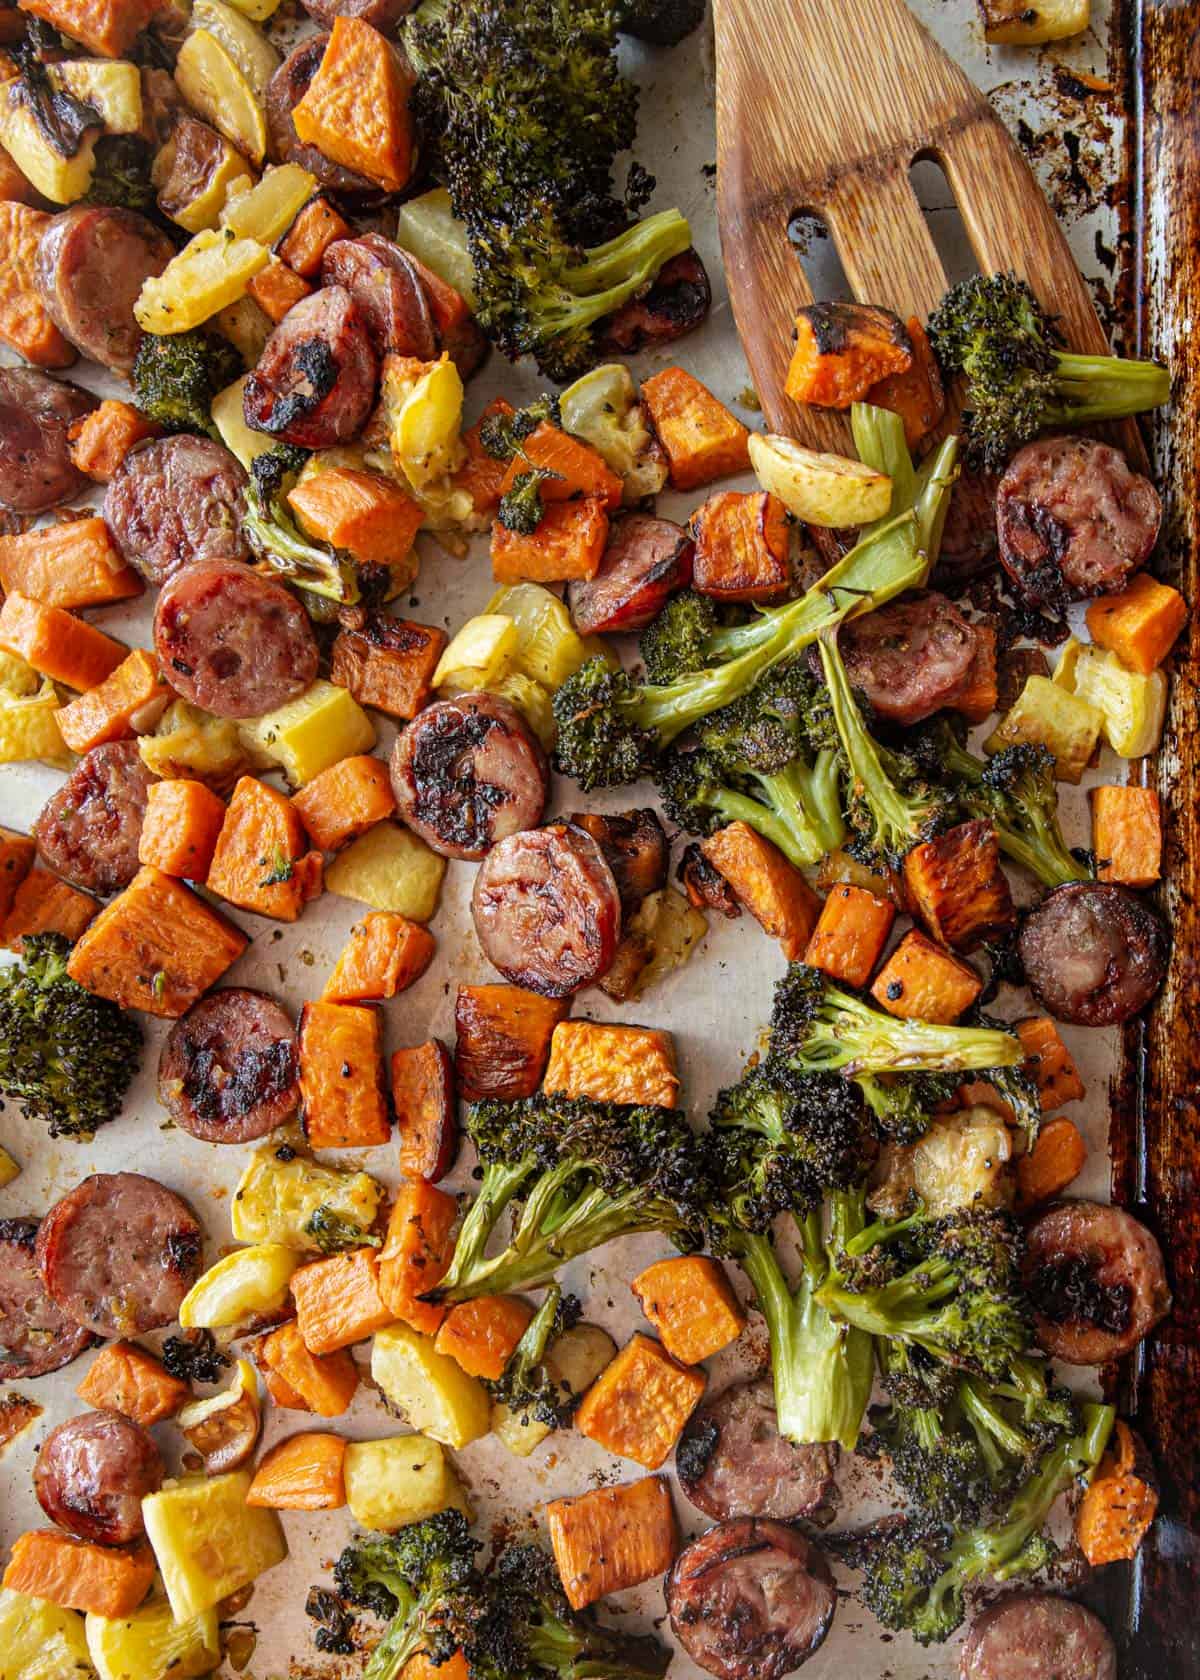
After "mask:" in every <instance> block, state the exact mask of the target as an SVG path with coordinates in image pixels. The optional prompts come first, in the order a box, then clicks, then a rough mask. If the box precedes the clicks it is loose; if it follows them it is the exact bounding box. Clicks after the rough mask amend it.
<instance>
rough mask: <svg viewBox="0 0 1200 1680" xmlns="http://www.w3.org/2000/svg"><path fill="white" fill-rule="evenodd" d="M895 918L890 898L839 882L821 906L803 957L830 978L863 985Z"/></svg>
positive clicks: (894, 910) (877, 959)
mask: <svg viewBox="0 0 1200 1680" xmlns="http://www.w3.org/2000/svg"><path fill="white" fill-rule="evenodd" d="M895 919H896V907H895V905H894V904H893V903H892V902H891V901H890V900H889V899H886V898H879V897H877V895H876V894H875V893H873V892H867V890H866V888H865V887H855V886H851V885H850V883H849V882H848V881H840V882H838V883H837V885H836V886H833V887H831V888H830V889H829V896H828V897H827V898H826V900H825V903H824V904H823V905H822V906H821V914H820V916H819V917H818V918H817V925H816V927H815V928H814V929H813V933H812V938H811V939H810V940H809V942H808V949H807V950H806V951H805V953H804V960H805V962H806V963H808V965H809V967H810V968H819V969H820V970H821V971H822V973H824V974H828V975H829V977H830V979H832V980H840V981H841V982H842V983H843V984H844V985H847V986H865V985H866V983H867V981H868V980H869V979H870V978H871V971H872V970H873V969H874V967H875V964H876V963H877V962H878V961H879V959H880V957H881V956H882V955H883V947H884V946H885V945H886V944H887V942H888V935H889V934H890V933H891V931H892V923H893V922H894V921H895Z"/></svg>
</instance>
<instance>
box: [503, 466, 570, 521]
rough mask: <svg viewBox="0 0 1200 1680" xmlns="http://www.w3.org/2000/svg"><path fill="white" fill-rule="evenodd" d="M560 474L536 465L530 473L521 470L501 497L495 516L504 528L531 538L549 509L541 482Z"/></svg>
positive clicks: (543, 482)
mask: <svg viewBox="0 0 1200 1680" xmlns="http://www.w3.org/2000/svg"><path fill="white" fill-rule="evenodd" d="M561 477H562V474H561V473H556V472H551V471H550V469H549V468H548V467H533V468H531V469H530V471H529V472H523V473H518V474H517V476H516V478H514V479H513V484H512V489H511V490H507V491H505V493H504V495H503V496H501V498H500V506H499V508H498V509H497V510H496V518H497V519H498V520H499V521H500V523H501V525H503V526H504V529H505V530H506V531H515V532H516V533H517V534H518V535H520V536H522V537H531V536H532V535H533V533H534V532H535V531H536V530H537V528H538V526H539V525H540V524H541V523H542V518H543V516H544V514H545V512H546V504H545V502H544V501H543V499H542V485H543V484H545V483H547V481H548V480H550V479H552V478H561Z"/></svg>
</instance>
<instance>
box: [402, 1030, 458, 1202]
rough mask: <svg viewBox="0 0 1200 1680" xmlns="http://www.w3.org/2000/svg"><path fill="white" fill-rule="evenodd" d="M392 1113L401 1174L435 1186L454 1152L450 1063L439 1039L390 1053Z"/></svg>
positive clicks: (453, 1114)
mask: <svg viewBox="0 0 1200 1680" xmlns="http://www.w3.org/2000/svg"><path fill="white" fill-rule="evenodd" d="M392 1108H393V1110H394V1111H395V1115H396V1130H397V1132H398V1133H399V1135H400V1171H401V1172H402V1173H403V1174H404V1176H405V1177H406V1178H420V1179H423V1180H424V1181H425V1182H426V1183H427V1184H436V1183H437V1181H438V1179H440V1178H445V1176H446V1174H447V1173H448V1172H449V1171H450V1168H451V1167H452V1166H453V1165H454V1157H455V1155H456V1154H457V1152H458V1123H457V1120H456V1118H455V1112H454V1063H453V1062H452V1061H451V1059H450V1052H449V1051H448V1050H447V1049H446V1046H445V1045H444V1044H442V1043H441V1042H440V1041H439V1040H438V1039H436V1038H430V1039H427V1040H426V1042H425V1043H424V1044H415V1045H413V1046H412V1047H411V1048H409V1049H405V1050H395V1051H393V1052H392Z"/></svg>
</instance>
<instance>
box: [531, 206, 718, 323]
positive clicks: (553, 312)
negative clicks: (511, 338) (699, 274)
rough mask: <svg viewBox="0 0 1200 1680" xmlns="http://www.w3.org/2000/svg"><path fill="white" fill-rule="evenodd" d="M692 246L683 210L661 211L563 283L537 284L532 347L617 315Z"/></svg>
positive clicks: (589, 256) (569, 271)
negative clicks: (681, 211) (673, 259)
mask: <svg viewBox="0 0 1200 1680" xmlns="http://www.w3.org/2000/svg"><path fill="white" fill-rule="evenodd" d="M691 243H692V230H691V228H690V227H689V225H688V221H687V218H686V217H685V216H682V215H681V214H680V213H679V211H678V210H660V211H659V212H658V214H657V215H654V216H647V217H645V219H644V220H643V221H640V222H638V223H636V224H635V226H633V227H632V228H629V229H628V230H627V231H626V232H625V233H620V234H618V235H617V237H616V238H615V239H610V240H608V241H606V243H605V244H603V245H594V246H592V247H590V248H589V249H588V250H587V251H586V252H585V253H584V256H585V260H584V261H583V262H582V263H578V264H576V265H575V266H573V267H571V268H564V269H563V270H561V272H560V275H559V277H558V281H557V282H555V281H554V280H553V279H549V278H547V279H546V280H544V281H542V282H540V283H539V282H537V281H535V282H534V290H533V297H532V300H531V311H530V320H529V325H528V330H527V346H526V347H527V348H529V349H533V348H536V347H538V346H541V345H544V344H548V343H550V342H551V341H552V340H553V339H556V338H558V337H559V336H560V335H561V334H563V333H578V332H581V331H584V330H586V329H587V328H588V327H591V326H593V325H594V324H595V323H596V322H597V321H598V320H600V318H601V317H602V316H604V315H611V314H612V313H613V311H614V310H616V309H620V307H621V306H622V304H624V303H628V301H629V299H630V298H631V297H632V296H633V295H634V293H635V292H639V291H641V289H642V287H643V286H646V285H648V284H649V283H650V282H651V281H652V280H653V279H654V277H655V275H656V274H657V273H658V271H659V269H660V268H662V267H663V266H664V264H666V263H668V262H670V260H671V258H672V257H678V256H681V255H682V254H683V252H684V251H686V250H688V249H689V247H690V246H691Z"/></svg>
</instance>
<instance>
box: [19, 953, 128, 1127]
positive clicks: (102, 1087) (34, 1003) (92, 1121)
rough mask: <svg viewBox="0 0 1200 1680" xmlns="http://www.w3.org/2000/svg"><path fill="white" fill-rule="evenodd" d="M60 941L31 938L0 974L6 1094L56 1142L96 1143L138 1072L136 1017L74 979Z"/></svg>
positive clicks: (117, 1110)
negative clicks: (60, 1139) (69, 1139)
mask: <svg viewBox="0 0 1200 1680" xmlns="http://www.w3.org/2000/svg"><path fill="white" fill-rule="evenodd" d="M69 955H70V946H69V944H68V943H67V941H66V940H65V939H63V938H62V937H61V935H59V934H53V933H44V934H28V935H26V937H25V940H24V941H23V949H22V953H21V961H20V963H19V964H13V965H12V966H11V967H8V968H5V969H3V970H0V1092H2V1093H3V1095H4V1096H6V1097H16V1098H18V1099H19V1100H20V1101H21V1102H22V1103H23V1104H24V1105H25V1110H26V1112H27V1113H28V1114H30V1115H32V1116H33V1117H34V1118H35V1119H38V1120H42V1121H45V1123H46V1125H47V1126H48V1127H49V1128H50V1136H51V1137H75V1138H90V1137H91V1136H92V1134H93V1133H94V1132H95V1131H96V1130H97V1129H98V1128H99V1127H100V1126H103V1125H104V1124H105V1122H106V1121H108V1120H112V1119H113V1118H114V1117H115V1116H116V1115H117V1114H118V1113H119V1111H120V1108H121V1101H122V1098H123V1097H124V1095H125V1092H126V1091H127V1090H128V1088H129V1085H130V1082H131V1081H132V1079H133V1077H134V1074H135V1073H136V1072H137V1069H138V1062H139V1059H140V1055H141V1048H142V1033H141V1028H140V1027H139V1026H138V1024H137V1022H136V1020H135V1019H134V1018H133V1016H132V1015H129V1014H126V1012H125V1011H124V1010H123V1009H120V1008H118V1006H117V1005H116V1004H115V1003H110V1002H109V1001H108V999H107V998H101V997H97V996H96V995H95V994H94V993H92V992H89V991H85V990H84V988H83V987H82V986H80V985H79V984H78V983H77V982H76V981H74V980H72V979H71V977H70V975H69V974H68V973H67V958H68V956H69Z"/></svg>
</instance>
